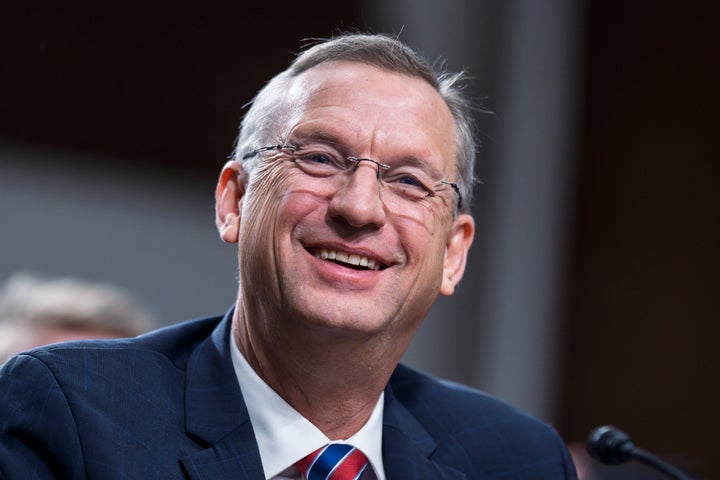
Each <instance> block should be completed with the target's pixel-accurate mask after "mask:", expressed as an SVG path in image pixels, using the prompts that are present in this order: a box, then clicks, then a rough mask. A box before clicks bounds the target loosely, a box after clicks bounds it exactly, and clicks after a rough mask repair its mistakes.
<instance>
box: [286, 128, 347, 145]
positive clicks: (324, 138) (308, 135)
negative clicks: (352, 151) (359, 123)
mask: <svg viewBox="0 0 720 480" xmlns="http://www.w3.org/2000/svg"><path fill="white" fill-rule="evenodd" d="M290 138H291V140H299V141H307V140H311V141H313V140H315V141H321V142H326V143H331V144H333V145H343V142H342V141H341V140H340V139H339V138H338V135H337V134H335V133H332V132H329V131H327V130H320V129H313V130H308V131H303V130H300V131H297V132H293V133H292V134H291V136H290Z"/></svg>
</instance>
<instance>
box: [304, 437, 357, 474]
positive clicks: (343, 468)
mask: <svg viewBox="0 0 720 480" xmlns="http://www.w3.org/2000/svg"><path fill="white" fill-rule="evenodd" d="M367 464H368V461H367V458H365V455H363V453H362V452H361V451H360V450H358V449H357V448H355V447H353V446H352V445H345V444H342V443H331V444H329V445H325V446H324V447H320V448H319V449H317V450H315V451H314V452H313V453H311V454H310V455H308V456H307V457H305V458H303V459H302V460H300V461H299V462H297V463H296V464H295V466H297V467H298V468H299V469H300V471H301V472H302V473H303V475H304V476H305V477H304V478H306V479H307V480H358V479H359V478H360V477H361V476H362V474H363V472H364V471H365V467H367Z"/></svg>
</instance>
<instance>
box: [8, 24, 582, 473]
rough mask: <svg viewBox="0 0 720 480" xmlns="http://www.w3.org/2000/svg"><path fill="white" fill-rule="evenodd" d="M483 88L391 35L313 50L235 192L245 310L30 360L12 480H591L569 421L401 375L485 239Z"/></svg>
mask: <svg viewBox="0 0 720 480" xmlns="http://www.w3.org/2000/svg"><path fill="white" fill-rule="evenodd" d="M461 80H462V79H461V76H459V75H447V74H437V73H435V72H434V71H433V70H432V69H431V68H430V67H429V66H428V64H427V63H426V62H425V61H424V60H423V59H421V58H420V57H418V56H417V55H416V54H415V53H414V52H413V51H412V50H410V49H409V48H407V47H406V46H405V45H403V44H402V43H400V42H398V41H397V40H394V39H391V38H388V37H384V36H378V35H359V34H357V35H345V36H341V37H337V38H335V39H333V40H330V41H328V42H325V43H321V44H318V45H315V46H314V47H312V48H310V49H308V50H306V51H305V52H303V53H302V54H301V55H299V56H298V58H296V59H295V61H294V62H293V64H292V65H291V66H290V67H289V68H288V70H286V71H284V72H282V73H281V74H279V75H278V76H276V77H275V78H274V79H272V80H271V81H270V82H269V83H268V85H267V86H266V87H265V88H264V89H263V90H262V91H261V92H260V93H259V94H258V96H257V97H256V99H255V101H254V102H253V106H252V108H251V109H250V110H249V111H248V113H247V115H246V117H245V119H244V120H243V124H242V126H241V130H240V135H239V138H238V142H237V147H236V154H235V156H234V159H233V160H231V161H230V162H228V163H227V164H226V165H225V167H224V168H223V169H222V172H221V174H220V178H219V181H218V184H217V188H216V223H217V228H218V231H219V233H220V237H221V238H222V239H223V240H224V241H225V242H229V243H237V245H238V261H239V271H240V282H239V289H238V298H237V302H236V304H235V305H234V307H233V308H232V309H231V310H230V311H229V312H228V313H227V314H226V315H224V316H221V317H212V318H207V319H201V320H196V321H192V322H188V323H184V324H179V325H177V326H174V327H170V328H166V329H162V330H159V331H156V332H153V333H151V334H148V335H145V336H142V337H138V338H136V339H130V340H121V341H97V342H85V343H74V344H61V345H57V346H52V347H47V348H44V349H39V350H34V351H31V352H28V353H25V354H22V355H20V356H18V357H15V358H14V359H13V360H11V361H10V362H9V363H8V364H7V365H6V366H5V367H4V369H3V370H2V372H1V374H0V476H2V478H13V479H14V478H22V479H28V478H58V477H59V478H102V479H112V478H138V479H147V478H163V479H170V478H194V479H200V478H208V479H210V478H212V479H225V478H227V479H230V478H232V479H259V480H261V479H307V480H315V479H333V480H354V479H359V478H362V479H364V480H373V479H379V480H384V479H393V480H406V479H434V480H435V479H491V478H492V479H503V478H506V479H539V478H541V479H574V478H575V473H574V469H573V467H572V464H571V462H570V461H569V457H568V455H567V451H566V449H565V446H564V444H563V443H562V441H561V440H560V439H559V437H558V436H557V434H556V433H555V432H554V431H553V430H552V429H551V428H550V427H548V426H547V425H545V424H543V423H542V422H540V421H539V420H537V419H534V418H532V417H529V416H527V415H525V414H523V413H521V412H519V411H517V410H515V409H514V408H512V407H510V406H508V405H505V404H503V403H502V402H500V401H498V400H496V399H493V398H491V397H489V396H487V395H485V394H483V393H480V392H477V391H474V390H471V389H469V388H467V387H462V386H459V385H455V384H450V383H448V382H444V381H439V380H437V379H433V378H431V377H428V376H425V375H422V374H420V373H418V372H415V371H413V370H410V369H408V368H406V367H403V366H399V365H398V362H399V361H400V358H401V356H402V355H403V353H404V351H405V349H406V348H407V346H408V344H409V342H410V340H411V339H412V337H413V335H414V334H415V332H416V330H417V328H418V327H419V325H420V324H421V322H422V321H423V319H424V318H425V316H426V314H427V312H428V310H429V309H430V307H431V306H432V304H433V302H434V301H435V299H436V298H437V296H438V295H451V294H452V293H453V292H454V289H455V287H456V286H457V284H458V282H459V281H460V279H461V278H462V275H463V272H464V269H465V264H466V258H467V253H468V249H469V248H470V244H471V243H472V239H473V234H474V223H473V219H472V217H471V216H470V214H469V205H470V201H471V193H472V183H473V175H472V172H473V163H474V156H475V154H474V149H475V146H474V142H473V138H472V129H471V126H470V125H471V122H470V107H469V104H468V102H467V101H466V100H465V99H464V97H463V96H462V93H461V89H460V86H459V84H458V82H459V81H461Z"/></svg>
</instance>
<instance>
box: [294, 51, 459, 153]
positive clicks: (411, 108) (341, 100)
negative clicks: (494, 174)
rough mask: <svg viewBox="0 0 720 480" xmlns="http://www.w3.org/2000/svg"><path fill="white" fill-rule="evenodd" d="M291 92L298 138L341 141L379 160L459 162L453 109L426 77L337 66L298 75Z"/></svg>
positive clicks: (353, 65) (355, 65) (348, 64)
mask: <svg viewBox="0 0 720 480" xmlns="http://www.w3.org/2000/svg"><path fill="white" fill-rule="evenodd" d="M288 93H289V98H290V100H291V102H292V103H293V104H294V105H295V106H296V107H297V111H296V115H295V116H294V118H295V119H296V121H295V122H294V124H293V125H292V134H293V135H313V134H315V133H320V134H324V135H328V136H332V137H336V138H337V139H338V140H340V141H342V142H343V143H346V144H348V145H347V147H348V148H353V149H355V153H357V154H363V155H375V156H378V157H379V158H386V157H387V156H393V155H406V154H410V153H411V154H413V155H414V156H419V157H422V158H429V159H434V160H435V161H438V162H443V164H446V163H450V162H451V160H452V159H454V154H455V142H454V123H453V118H452V115H451V113H450V110H449V109H448V107H447V105H446V104H445V102H444V101H443V99H442V97H441V96H440V94H439V93H438V92H437V91H436V90H435V89H434V88H433V87H432V86H431V85H430V84H428V83H427V82H426V81H424V80H423V79H421V78H418V77H411V76H407V75H402V74H398V73H394V72H388V71H385V70H381V69H378V68H376V67H373V66H369V65H365V64H360V63H352V62H334V63H328V64H323V65H319V66H316V67H313V68H311V69H309V70H307V71H305V72H303V73H302V74H300V75H298V76H297V77H296V78H295V79H294V81H293V83H292V85H291V88H290V91H289V92H288Z"/></svg>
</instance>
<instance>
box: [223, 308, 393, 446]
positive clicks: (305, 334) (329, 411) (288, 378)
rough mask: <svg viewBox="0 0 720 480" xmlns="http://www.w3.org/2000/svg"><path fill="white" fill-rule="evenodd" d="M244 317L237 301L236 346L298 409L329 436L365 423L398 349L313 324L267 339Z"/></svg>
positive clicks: (281, 331)
mask: <svg viewBox="0 0 720 480" xmlns="http://www.w3.org/2000/svg"><path fill="white" fill-rule="evenodd" d="M246 315H247V314H246V313H245V312H244V311H243V310H241V308H240V305H239V304H238V308H236V311H235V316H234V318H233V338H234V340H235V342H236V343H237V346H238V349H239V350H240V352H241V353H242V355H243V356H244V357H245V359H246V360H247V361H248V363H249V364H250V366H251V367H252V368H253V370H255V372H256V373H257V374H258V375H259V376H260V377H261V378H262V379H263V380H264V381H265V382H266V383H267V384H268V385H269V386H270V387H271V388H272V389H273V390H275V391H276V392H277V393H278V394H279V395H280V396H281V397H282V398H283V399H284V400H285V401H286V402H288V403H289V404H290V405H292V407H293V408H295V410H297V411H298V412H299V413H300V414H301V415H303V416H304V417H305V418H307V419H308V420H309V421H310V422H312V423H313V424H314V425H315V426H316V427H318V428H319V429H320V430H321V431H322V432H323V433H324V434H325V435H326V436H327V437H328V438H330V439H331V440H344V439H347V438H348V437H350V436H352V435H353V434H354V433H356V432H357V431H358V430H359V429H360V428H361V427H362V426H363V425H364V424H365V422H367V420H368V418H369V417H370V414H371V413H372V411H373V409H374V407H375V405H376V404H377V400H378V398H379V396H380V394H381V393H382V391H383V389H384V388H385V385H386V384H387V381H388V379H389V378H390V375H391V374H392V372H393V370H394V369H395V366H396V364H397V362H398V361H399V355H398V354H397V349H390V348H387V345H388V342H383V341H378V340H377V339H374V340H372V341H369V339H368V338H359V335H352V334H346V333H345V334H343V333H337V332H331V331H326V332H325V331H321V332H318V331H317V330H313V331H311V329H309V328H305V329H303V328H300V329H299V331H288V330H287V329H278V330H279V332H278V331H274V332H273V333H274V335H272V338H269V337H270V335H269V334H268V335H263V334H262V333H263V332H257V331H256V330H259V329H253V328H252V327H253V325H254V324H253V323H252V322H248V319H247V318H246ZM267 324H268V323H264V325H267ZM377 345H383V346H385V347H386V348H385V349H378V348H377ZM403 350H404V349H403Z"/></svg>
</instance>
